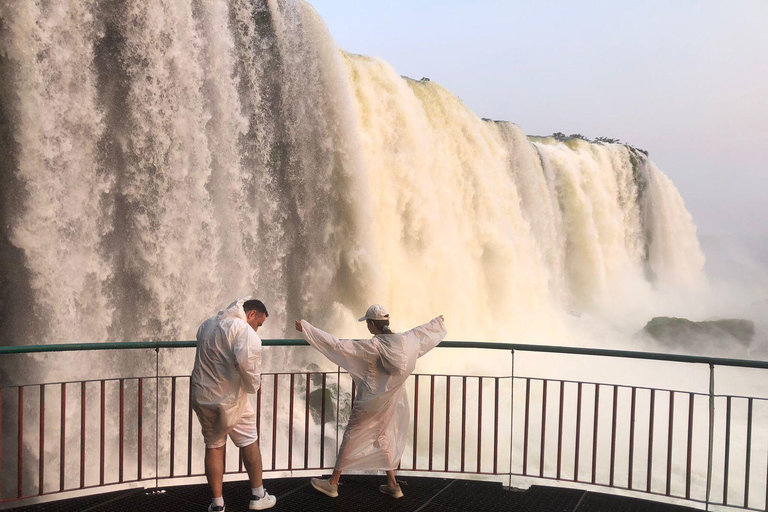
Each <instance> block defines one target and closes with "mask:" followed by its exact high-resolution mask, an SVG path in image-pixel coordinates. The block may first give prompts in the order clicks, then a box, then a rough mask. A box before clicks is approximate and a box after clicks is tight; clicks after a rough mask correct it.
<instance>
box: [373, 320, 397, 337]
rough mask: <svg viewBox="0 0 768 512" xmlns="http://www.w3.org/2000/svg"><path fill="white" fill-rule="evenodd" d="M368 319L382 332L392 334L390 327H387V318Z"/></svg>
mask: <svg viewBox="0 0 768 512" xmlns="http://www.w3.org/2000/svg"><path fill="white" fill-rule="evenodd" d="M368 321H369V322H373V325H375V326H376V328H377V329H378V330H380V331H381V332H383V333H384V334H392V329H390V328H389V320H371V319H370V318H369V319H368Z"/></svg>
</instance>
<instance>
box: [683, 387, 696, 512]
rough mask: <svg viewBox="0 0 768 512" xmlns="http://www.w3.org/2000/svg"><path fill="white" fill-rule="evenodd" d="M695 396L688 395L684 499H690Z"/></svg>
mask: <svg viewBox="0 0 768 512" xmlns="http://www.w3.org/2000/svg"><path fill="white" fill-rule="evenodd" d="M694 398H695V395H694V394H693V393H688V454H687V457H686V464H685V499H690V497H691V463H692V460H693V412H694V410H693V406H694V403H695V401H694Z"/></svg>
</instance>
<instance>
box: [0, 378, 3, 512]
mask: <svg viewBox="0 0 768 512" xmlns="http://www.w3.org/2000/svg"><path fill="white" fill-rule="evenodd" d="M2 467H3V388H0V468H2ZM2 497H3V495H2V488H1V487H0V499H2Z"/></svg>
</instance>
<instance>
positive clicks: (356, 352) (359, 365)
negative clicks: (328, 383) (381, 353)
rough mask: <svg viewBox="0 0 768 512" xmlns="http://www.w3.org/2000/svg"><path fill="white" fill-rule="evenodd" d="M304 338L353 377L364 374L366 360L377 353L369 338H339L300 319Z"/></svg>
mask: <svg viewBox="0 0 768 512" xmlns="http://www.w3.org/2000/svg"><path fill="white" fill-rule="evenodd" d="M301 327H302V329H303V331H302V334H304V339H305V340H307V342H308V343H309V344H310V345H312V346H313V347H315V348H316V349H317V350H318V351H320V353H322V354H323V355H324V356H325V357H327V358H328V359H330V360H331V361H332V362H333V363H335V364H337V365H339V366H341V367H342V368H344V369H345V370H346V371H347V372H349V374H350V375H351V376H352V377H353V378H354V377H362V376H364V375H365V371H366V368H367V363H366V360H367V359H369V356H372V355H376V356H377V355H378V353H376V352H373V351H372V347H371V340H340V339H337V338H335V337H333V336H332V335H331V334H328V333H327V332H325V331H323V330H321V329H318V328H317V327H315V326H313V325H312V324H310V323H309V322H307V321H306V320H302V321H301Z"/></svg>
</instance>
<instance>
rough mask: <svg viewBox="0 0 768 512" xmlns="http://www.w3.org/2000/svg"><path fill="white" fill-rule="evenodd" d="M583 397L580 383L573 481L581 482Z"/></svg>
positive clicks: (577, 400) (578, 387)
mask: <svg viewBox="0 0 768 512" xmlns="http://www.w3.org/2000/svg"><path fill="white" fill-rule="evenodd" d="M582 395H583V389H582V383H581V382H579V384H578V386H577V397H576V441H575V444H576V446H575V448H574V452H575V453H574V457H573V481H574V482H578V481H579V451H580V447H581V398H582Z"/></svg>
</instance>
